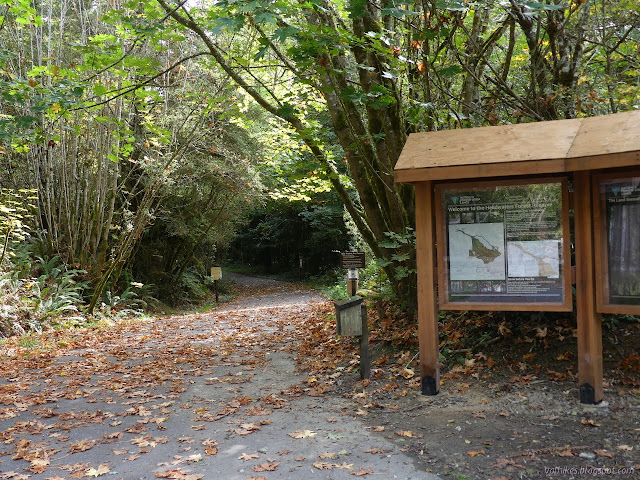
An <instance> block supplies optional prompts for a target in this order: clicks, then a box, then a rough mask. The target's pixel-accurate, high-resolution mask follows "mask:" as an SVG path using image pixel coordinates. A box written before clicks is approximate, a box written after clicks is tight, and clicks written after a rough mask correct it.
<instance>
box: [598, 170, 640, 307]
mask: <svg viewBox="0 0 640 480" xmlns="http://www.w3.org/2000/svg"><path fill="white" fill-rule="evenodd" d="M636 175H637V176H633V175H632V174H627V175H624V174H620V173H617V174H608V175H601V176H597V177H595V183H596V184H595V185H594V189H593V190H594V193H595V195H596V198H595V199H594V204H595V207H596V208H595V212H594V213H595V214H594V217H595V219H596V220H595V225H594V227H595V231H596V258H597V260H598V261H597V262H596V278H597V282H598V284H597V292H598V295H597V296H598V307H599V310H600V311H601V312H603V313H634V314H638V313H640V172H636ZM625 307H626V308H625Z"/></svg>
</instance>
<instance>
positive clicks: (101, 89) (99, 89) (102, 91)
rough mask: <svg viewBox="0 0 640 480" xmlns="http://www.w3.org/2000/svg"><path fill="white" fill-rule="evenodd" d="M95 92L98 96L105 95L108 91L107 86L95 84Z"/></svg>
mask: <svg viewBox="0 0 640 480" xmlns="http://www.w3.org/2000/svg"><path fill="white" fill-rule="evenodd" d="M93 93H94V95H96V96H98V97H99V96H100V95H104V94H105V93H107V87H105V86H104V85H94V86H93Z"/></svg>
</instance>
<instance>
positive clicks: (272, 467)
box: [253, 462, 280, 472]
mask: <svg viewBox="0 0 640 480" xmlns="http://www.w3.org/2000/svg"><path fill="white" fill-rule="evenodd" d="M278 465H280V464H279V463H278V462H274V463H261V464H260V465H256V466H255V467H253V471H254V472H275V471H276V470H277V469H278Z"/></svg>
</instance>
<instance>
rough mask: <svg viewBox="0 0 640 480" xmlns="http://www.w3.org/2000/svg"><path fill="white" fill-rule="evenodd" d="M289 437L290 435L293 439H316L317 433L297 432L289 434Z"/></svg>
mask: <svg viewBox="0 0 640 480" xmlns="http://www.w3.org/2000/svg"><path fill="white" fill-rule="evenodd" d="M287 435H289V436H290V437H292V438H309V437H315V436H316V435H317V433H316V432H314V431H312V430H296V431H295V432H293V433H287Z"/></svg>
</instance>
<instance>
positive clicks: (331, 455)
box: [318, 452, 338, 460]
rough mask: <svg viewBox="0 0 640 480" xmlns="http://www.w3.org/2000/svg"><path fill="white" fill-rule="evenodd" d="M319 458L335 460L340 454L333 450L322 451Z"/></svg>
mask: <svg viewBox="0 0 640 480" xmlns="http://www.w3.org/2000/svg"><path fill="white" fill-rule="evenodd" d="M318 458H319V459H320V460H327V459H329V460H335V459H336V458H338V454H337V453H332V452H325V453H321V454H320V455H318Z"/></svg>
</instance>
